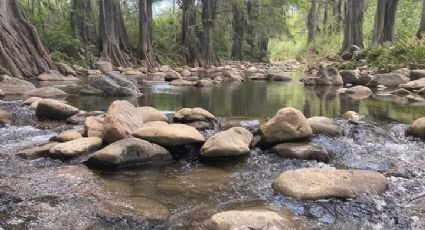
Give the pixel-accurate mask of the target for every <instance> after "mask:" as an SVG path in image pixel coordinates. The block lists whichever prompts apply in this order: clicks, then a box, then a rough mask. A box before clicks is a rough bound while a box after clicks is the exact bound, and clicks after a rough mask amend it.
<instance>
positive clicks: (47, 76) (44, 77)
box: [37, 70, 78, 81]
mask: <svg viewBox="0 0 425 230" xmlns="http://www.w3.org/2000/svg"><path fill="white" fill-rule="evenodd" d="M37 80H39V81H78V78H76V77H72V76H69V77H65V76H63V75H62V74H61V73H59V72H58V71H56V70H48V71H46V72H44V73H42V74H40V75H38V76H37Z"/></svg>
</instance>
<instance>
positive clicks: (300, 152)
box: [271, 143, 330, 162]
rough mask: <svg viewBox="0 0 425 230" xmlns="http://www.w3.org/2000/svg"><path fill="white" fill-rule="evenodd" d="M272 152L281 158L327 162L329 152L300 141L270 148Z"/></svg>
mask: <svg viewBox="0 0 425 230" xmlns="http://www.w3.org/2000/svg"><path fill="white" fill-rule="evenodd" d="M271 152H272V153H276V154H277V155H279V156H281V157H283V158H295V159H300V160H316V161H321V162H327V161H328V160H329V157H330V155H329V153H328V152H326V150H324V149H322V148H321V147H319V146H317V145H309V144H302V143H284V144H279V145H276V146H274V147H273V148H271Z"/></svg>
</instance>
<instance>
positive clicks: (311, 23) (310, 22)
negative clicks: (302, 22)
mask: <svg viewBox="0 0 425 230" xmlns="http://www.w3.org/2000/svg"><path fill="white" fill-rule="evenodd" d="M316 19H317V2H316V0H311V7H310V11H309V12H308V16H307V29H308V39H307V41H308V44H311V43H312V42H313V41H314V38H315V37H316Z"/></svg>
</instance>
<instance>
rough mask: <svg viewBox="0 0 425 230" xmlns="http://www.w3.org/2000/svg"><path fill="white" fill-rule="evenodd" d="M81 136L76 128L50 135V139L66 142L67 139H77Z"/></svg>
mask: <svg viewBox="0 0 425 230" xmlns="http://www.w3.org/2000/svg"><path fill="white" fill-rule="evenodd" d="M82 137H83V136H82V135H81V133H80V132H78V131H76V130H67V131H64V132H61V133H59V134H58V135H56V136H54V137H52V139H51V140H52V141H57V142H68V141H73V140H75V139H79V138H82Z"/></svg>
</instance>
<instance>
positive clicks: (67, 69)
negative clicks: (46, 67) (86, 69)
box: [56, 63, 81, 76]
mask: <svg viewBox="0 0 425 230" xmlns="http://www.w3.org/2000/svg"><path fill="white" fill-rule="evenodd" d="M56 67H57V68H58V70H59V72H61V73H62V74H64V75H72V76H77V72H75V70H74V69H73V68H72V67H71V66H69V65H68V64H65V63H56ZM79 69H81V67H80V68H79Z"/></svg>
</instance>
